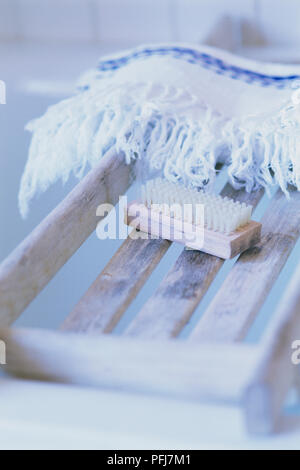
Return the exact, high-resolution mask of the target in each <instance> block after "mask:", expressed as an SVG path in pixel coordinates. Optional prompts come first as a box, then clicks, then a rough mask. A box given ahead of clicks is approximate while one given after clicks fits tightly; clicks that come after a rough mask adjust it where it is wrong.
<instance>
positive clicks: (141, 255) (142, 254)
mask: <svg viewBox="0 0 300 470" xmlns="http://www.w3.org/2000/svg"><path fill="white" fill-rule="evenodd" d="M170 245H171V242H169V241H167V240H160V239H158V240H143V239H137V240H134V239H132V238H130V237H128V238H127V240H125V242H124V243H123V244H122V246H121V247H120V248H119V250H118V251H117V252H116V254H115V255H114V256H113V258H112V259H111V260H110V262H109V263H108V264H107V266H106V267H105V268H104V270H103V271H102V272H101V274H100V275H99V276H98V278H97V279H96V280H95V282H94V283H93V284H92V286H91V287H90V289H89V290H88V291H87V292H86V294H85V295H84V296H83V298H82V299H81V300H80V301H79V303H78V304H77V305H76V307H75V309H74V310H73V311H72V312H71V314H70V315H69V316H68V317H67V319H66V320H65V322H64V324H63V325H62V327H61V329H62V330H64V331H74V332H75V331H76V332H90V333H96V332H98V333H109V332H111V331H112V330H113V328H114V327H115V326H116V324H117V323H118V321H119V320H120V318H121V316H122V314H123V313H124V311H125V310H126V308H127V307H128V306H129V304H130V303H131V301H132V300H133V299H134V298H135V296H136V295H137V293H138V292H139V290H140V289H141V288H142V287H143V285H144V284H145V282H146V280H147V279H148V277H149V276H150V275H151V273H152V272H153V270H154V269H155V267H156V266H157V264H158V263H159V261H160V260H161V258H162V257H163V256H164V254H165V253H166V251H167V250H168V248H169V247H170Z"/></svg>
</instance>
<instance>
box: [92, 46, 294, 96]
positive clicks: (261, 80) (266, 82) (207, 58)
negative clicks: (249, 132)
mask: <svg viewBox="0 0 300 470" xmlns="http://www.w3.org/2000/svg"><path fill="white" fill-rule="evenodd" d="M166 55H168V56H170V57H173V58H174V59H179V60H184V61H186V62H188V63H191V64H195V65H199V66H201V67H204V68H208V69H210V70H213V71H214V72H216V73H217V74H219V75H225V76H227V77H229V78H232V79H234V80H242V81H244V82H247V83H254V84H257V85H260V86H263V87H268V86H275V87H277V88H280V89H282V88H285V87H287V86H288V87H290V85H291V82H293V81H294V80H298V79H300V75H288V76H286V77H281V76H276V75H265V74H261V73H258V72H253V71H251V70H247V69H243V68H241V67H237V66H234V65H231V64H229V63H226V62H224V61H223V60H222V59H219V58H216V57H213V56H212V55H209V54H206V53H203V52H199V51H196V50H195V49H190V48H187V47H153V48H145V49H142V50H139V51H134V52H132V53H130V54H128V55H126V56H123V57H120V58H118V59H111V60H103V61H100V62H99V64H98V67H97V69H98V70H99V71H100V72H108V71H115V70H118V69H120V68H122V67H124V66H125V65H128V64H129V63H131V62H134V61H135V60H141V59H144V58H148V57H153V56H166Z"/></svg>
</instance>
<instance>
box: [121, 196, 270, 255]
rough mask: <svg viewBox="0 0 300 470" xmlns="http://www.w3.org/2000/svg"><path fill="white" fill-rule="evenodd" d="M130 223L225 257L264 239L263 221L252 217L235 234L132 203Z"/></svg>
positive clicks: (157, 234)
mask: <svg viewBox="0 0 300 470" xmlns="http://www.w3.org/2000/svg"><path fill="white" fill-rule="evenodd" d="M125 221H126V223H127V225H132V226H133V227H135V228H136V229H139V230H142V231H143V232H145V233H148V234H149V236H150V235H155V236H158V237H161V238H165V239H167V240H170V241H175V242H177V243H181V244H182V245H185V246H187V247H189V248H192V249H194V250H200V251H201V252H203V253H208V254H210V255H213V256H218V257H219V258H223V259H230V258H234V257H235V256H237V255H239V254H240V253H242V252H243V251H245V250H248V249H249V248H252V247H253V246H255V245H256V244H257V243H258V242H259V241H260V236H261V224H260V223H258V222H255V221H253V220H251V221H250V222H249V223H248V224H247V225H245V226H244V227H240V228H239V230H236V231H235V232H233V233H222V232H217V231H214V230H208V229H207V228H206V227H203V226H202V227H201V226H196V225H193V224H192V223H189V222H185V221H183V220H180V219H176V218H174V217H170V216H168V215H165V214H162V213H160V212H158V211H155V210H151V209H149V208H148V207H146V206H145V205H144V204H141V203H139V202H135V201H134V202H132V203H131V204H129V206H128V210H127V216H126V219H125Z"/></svg>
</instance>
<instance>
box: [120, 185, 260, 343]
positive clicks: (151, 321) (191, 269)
mask: <svg viewBox="0 0 300 470" xmlns="http://www.w3.org/2000/svg"><path fill="white" fill-rule="evenodd" d="M222 195H223V196H224V197H225V196H228V197H231V198H233V199H235V200H240V201H241V202H248V203H249V204H253V205H254V206H256V205H257V204H258V202H259V201H260V199H261V198H262V196H263V192H262V191H258V192H256V193H252V194H247V193H245V191H235V190H234V189H233V188H232V187H231V186H230V185H229V184H227V185H226V186H225V188H224V189H223V191H222ZM223 263H224V260H222V259H220V258H216V257H214V256H210V255H206V254H204V253H201V252H198V251H188V250H185V251H183V252H182V253H181V255H180V256H179V258H178V259H177V261H176V263H175V264H174V266H173V267H172V268H171V270H170V271H169V273H168V274H167V275H166V277H165V278H164V279H163V281H162V283H161V284H160V286H159V287H158V289H157V291H156V292H155V293H154V295H153V296H152V297H150V299H149V300H148V302H147V303H146V304H145V305H144V306H143V308H142V310H141V311H140V312H139V313H138V314H137V316H136V317H135V318H134V320H133V321H132V323H131V324H130V325H129V327H128V328H127V330H126V331H125V335H127V336H139V337H143V338H160V339H161V338H168V337H175V336H177V335H178V334H179V333H180V331H181V330H182V328H183V327H184V326H185V324H186V323H187V322H188V320H189V319H190V317H191V316H192V314H193V312H194V310H195V309H196V308H197V306H198V304H199V302H200V301H201V299H202V298H203V296H204V295H205V293H206V292H207V289H208V288H209V286H210V285H211V283H212V282H213V280H214V279H215V277H216V275H217V274H218V272H219V270H220V269H221V267H222V266H223Z"/></svg>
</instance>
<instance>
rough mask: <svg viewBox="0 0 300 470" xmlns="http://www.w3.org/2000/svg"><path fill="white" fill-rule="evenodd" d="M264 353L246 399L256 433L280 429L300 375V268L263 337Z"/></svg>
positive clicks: (248, 417) (252, 429)
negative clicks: (287, 400)
mask: <svg viewBox="0 0 300 470" xmlns="http://www.w3.org/2000/svg"><path fill="white" fill-rule="evenodd" d="M295 341H297V343H296V344H294V342H295ZM262 351H263V356H262V358H261V360H260V361H259V363H258V367H257V369H256V370H255V374H254V376H253V377H252V378H251V379H252V383H251V385H250V386H249V387H248V388H247V391H246V393H245V398H244V404H245V408H246V419H247V426H248V429H249V431H250V432H254V433H269V432H272V431H274V430H275V429H276V426H277V424H278V419H279V417H280V415H281V413H282V407H283V405H284V400H285V398H286V395H287V393H288V391H289V390H290V387H291V386H292V383H293V379H294V374H295V373H298V374H299V370H297V369H299V365H297V363H299V360H300V267H298V269H297V271H296V273H295V275H294V276H293V278H292V281H291V283H290V285H289V287H288V289H287V291H286V293H285V295H284V296H283V299H282V301H281V303H280V305H279V307H278V310H277V311H276V313H275V315H274V318H273V319H272V322H271V325H270V326H269V328H268V329H267V332H266V334H265V336H264V337H263V340H262ZM293 356H295V357H294V359H293ZM292 359H293V360H294V362H293V360H292ZM295 362H296V363H295Z"/></svg>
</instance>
